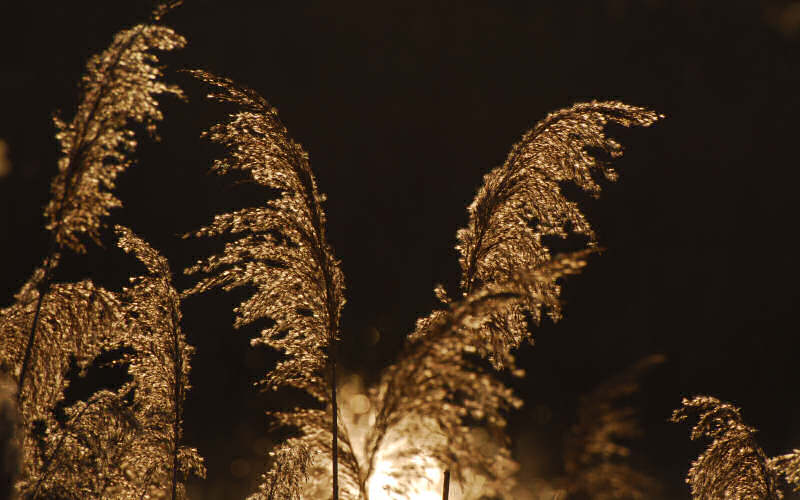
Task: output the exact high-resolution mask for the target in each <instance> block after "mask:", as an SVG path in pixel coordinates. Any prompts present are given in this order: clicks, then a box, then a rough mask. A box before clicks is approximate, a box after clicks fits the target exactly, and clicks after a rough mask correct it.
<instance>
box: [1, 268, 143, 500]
mask: <svg viewBox="0 0 800 500" xmlns="http://www.w3.org/2000/svg"><path fill="white" fill-rule="evenodd" d="M43 273H44V271H43V270H41V269H38V270H37V271H36V272H35V273H34V277H33V278H32V279H31V280H30V281H29V282H28V283H26V285H25V286H24V287H23V288H22V290H21V291H20V292H19V293H18V294H17V295H16V297H15V298H16V303H15V304H14V305H12V306H10V307H8V308H6V309H4V310H2V311H0V318H2V319H0V321H2V323H0V326H1V327H2V330H3V342H2V343H0V363H2V368H3V371H4V372H6V373H7V374H9V375H11V376H12V377H13V378H16V379H18V377H19V370H20V362H21V359H22V356H23V353H24V352H25V347H26V343H27V340H28V333H29V328H30V324H31V322H32V320H33V317H34V315H35V314H37V312H38V314H39V315H40V317H41V321H40V325H39V335H38V337H37V339H38V341H37V342H36V345H35V347H34V348H33V349H32V350H31V355H30V370H29V374H30V375H29V376H30V378H31V383H29V384H26V385H25V387H24V391H25V392H24V394H23V397H21V398H18V399H19V401H20V405H19V429H20V434H21V435H20V436H19V439H20V444H21V447H20V448H21V451H22V460H21V471H20V474H19V477H18V479H19V483H18V484H17V489H18V491H19V492H20V493H21V494H22V495H23V496H26V495H27V496H31V497H33V498H37V497H38V496H47V495H57V496H61V497H65V498H74V497H75V495H78V497H80V496H83V497H85V498H99V496H100V495H99V489H101V488H102V487H103V486H104V485H102V484H97V483H95V481H97V480H99V479H98V477H97V476H96V475H93V473H96V472H98V470H101V471H103V472H105V473H106V474H105V477H106V479H111V478H112V477H120V475H121V474H120V473H119V470H118V469H116V464H117V462H116V461H115V458H116V457H115V456H111V455H112V454H114V453H115V451H116V450H117V447H118V446H119V445H120V444H121V441H123V440H125V439H128V437H129V435H130V431H131V430H132V427H133V425H132V424H131V425H128V424H129V423H131V422H132V419H130V418H128V417H129V416H130V413H129V412H128V411H127V410H126V409H124V405H123V404H122V403H121V402H120V398H119V397H117V394H114V393H113V392H111V391H107V390H102V391H99V392H97V393H95V394H94V395H92V397H91V398H90V399H89V400H88V401H79V402H77V403H75V404H74V405H71V406H70V407H66V408H64V409H63V412H62V413H61V415H60V416H59V415H57V414H56V407H57V406H58V405H60V404H62V402H63V400H64V391H65V390H66V389H67V387H68V385H69V379H68V372H69V370H70V367H71V365H72V364H74V365H75V366H77V368H79V369H80V370H81V371H82V372H85V370H86V369H87V368H88V367H89V365H90V364H91V363H92V362H93V361H94V360H95V359H96V357H97V356H98V355H99V354H100V353H101V352H102V351H103V348H104V347H105V346H106V345H108V344H109V343H110V342H111V339H112V337H113V335H114V332H116V331H117V330H116V329H117V328H118V327H119V325H120V324H121V322H122V320H123V313H122V307H121V304H120V302H119V299H118V298H117V296H116V295H115V294H114V293H112V292H109V291H108V290H105V289H103V288H99V287H97V286H95V285H94V284H93V283H92V282H91V281H88V280H86V281H81V282H79V283H58V284H54V285H52V286H51V289H50V293H49V298H48V300H47V301H45V302H44V303H43V305H42V306H41V307H40V308H37V304H38V297H39V291H38V289H37V288H36V286H35V285H36V283H37V282H38V281H37V280H39V279H41V276H42V275H43ZM101 420H105V421H104V422H101ZM90 421H93V422H90ZM112 421H113V424H114V425H111V422H112ZM95 425H100V427H95ZM124 448H125V447H124V446H123V447H122V448H119V449H124ZM112 468H113V469H115V470H116V471H117V472H110V469H112Z"/></svg>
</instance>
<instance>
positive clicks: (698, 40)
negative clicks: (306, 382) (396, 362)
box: [0, 0, 800, 499]
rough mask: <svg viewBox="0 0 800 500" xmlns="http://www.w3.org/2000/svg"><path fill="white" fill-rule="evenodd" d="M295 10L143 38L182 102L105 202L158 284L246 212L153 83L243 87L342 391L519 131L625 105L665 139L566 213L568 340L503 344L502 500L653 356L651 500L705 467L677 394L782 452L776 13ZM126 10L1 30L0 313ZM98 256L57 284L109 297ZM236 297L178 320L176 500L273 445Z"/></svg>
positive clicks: (795, 5)
mask: <svg viewBox="0 0 800 500" xmlns="http://www.w3.org/2000/svg"><path fill="white" fill-rule="evenodd" d="M302 3H303V4H304V5H303V6H300V5H298V4H300V2H294V3H291V5H289V3H288V2H287V3H282V4H278V3H276V2H243V1H226V2H211V1H201V0H195V1H187V2H186V5H184V6H183V7H181V8H180V9H178V10H176V11H175V12H173V13H171V14H170V15H169V16H168V17H167V19H166V23H167V24H169V25H171V26H173V27H175V28H176V29H177V30H178V31H179V32H180V33H182V34H183V35H185V36H186V37H187V38H188V39H189V45H188V47H187V48H186V49H185V50H183V51H181V52H180V53H177V54H174V55H167V56H165V57H164V58H163V60H164V62H165V63H167V64H169V69H168V79H169V80H171V81H174V82H178V83H180V84H181V85H182V86H183V87H184V88H185V89H186V91H187V93H188V95H189V98H190V102H189V103H188V104H184V103H180V102H178V101H177V100H174V99H165V100H162V102H163V108H164V110H165V114H166V120H165V122H164V123H163V125H162V127H161V128H160V135H161V137H162V141H161V142H159V143H153V142H152V141H150V140H148V139H146V138H143V140H142V146H141V148H140V150H139V151H138V152H137V154H136V158H137V159H138V161H137V164H136V165H135V166H134V167H133V168H131V169H130V170H129V171H128V172H126V173H124V174H123V175H122V176H121V178H120V181H119V189H118V191H117V192H118V195H119V196H120V198H121V199H122V200H123V203H124V204H125V207H124V208H123V209H120V210H117V211H116V212H115V213H114V215H113V217H111V219H110V220H109V223H112V224H113V223H123V224H127V225H129V226H130V227H132V229H134V230H135V231H136V232H137V233H139V234H140V235H142V236H144V237H145V238H146V239H148V240H149V241H150V242H151V243H153V244H154V245H155V246H156V247H157V248H159V249H161V250H162V251H163V252H164V253H165V254H166V255H167V256H168V257H169V259H170V261H171V263H172V266H173V269H174V271H175V274H176V281H177V284H178V286H179V287H181V288H185V287H187V286H189V285H190V284H191V283H192V282H193V280H192V279H191V278H187V277H185V276H183V275H182V274H181V273H180V270H181V269H182V268H184V267H186V266H187V265H189V264H190V263H192V262H193V261H194V260H196V259H197V258H198V257H200V256H204V255H207V254H208V253H209V252H210V251H211V250H212V249H214V248H216V247H215V246H214V245H213V244H211V243H208V242H204V241H196V240H181V239H180V238H179V237H178V236H179V235H180V234H182V233H184V232H186V231H189V230H192V229H194V228H197V227H198V226H200V225H201V224H203V223H206V222H208V221H209V220H210V218H211V216H212V215H213V214H214V213H218V212H220V211H223V210H229V209H232V208H237V207H241V206H243V204H246V203H258V202H259V200H258V196H257V195H254V194H253V193H250V192H241V191H239V190H237V189H236V188H232V187H231V186H230V182H226V180H225V179H221V178H217V177H216V176H213V175H207V174H206V172H207V171H208V167H209V165H210V161H211V159H212V158H213V157H214V156H215V155H218V154H219V150H218V149H216V148H215V147H213V146H212V145H209V144H207V143H205V142H203V141H202V140H200V139H199V137H198V135H199V133H200V131H201V130H202V129H203V128H205V127H207V126H208V125H210V124H211V123H213V121H215V120H219V119H220V118H221V116H222V115H221V114H220V112H221V109H220V108H219V107H218V106H214V105H210V104H208V103H206V102H204V101H203V99H202V96H203V93H204V89H203V88H202V87H201V86H199V85H198V84H197V83H195V82H192V81H191V80H190V79H189V78H187V76H186V75H182V74H175V73H174V71H173V70H174V69H177V68H182V67H185V68H195V67H200V68H205V69H208V70H211V71H213V72H216V73H218V74H222V75H226V76H230V77H232V78H233V79H235V80H237V81H238V82H240V83H242V84H246V85H248V86H251V87H253V88H255V89H256V90H257V91H259V92H260V93H261V94H263V95H264V96H265V97H266V98H267V99H269V100H270V101H271V102H272V103H273V104H274V105H276V106H277V107H278V108H279V109H280V111H281V116H282V118H283V120H284V122H285V123H286V125H287V126H288V128H289V130H290V133H291V134H292V135H293V137H294V138H295V139H296V140H298V141H299V142H301V143H302V144H303V145H304V146H305V148H306V149H307V150H308V151H309V153H310V155H311V160H312V166H313V168H314V170H315V173H316V175H317V178H318V182H319V186H320V189H321V190H322V191H323V192H325V193H327V195H328V200H329V201H328V202H327V203H326V205H325V206H326V210H327V214H328V220H329V225H328V236H329V240H330V242H331V244H332V246H333V247H334V249H335V252H336V254H337V255H338V256H339V258H341V260H342V263H343V269H344V272H345V275H346V278H347V289H348V291H347V296H348V304H347V306H346V308H345V312H344V318H343V337H344V342H343V348H342V349H343V352H344V355H345V360H346V363H345V364H346V366H347V368H348V369H349V370H352V371H353V372H357V373H360V374H361V375H362V376H363V377H365V378H366V379H367V380H370V379H371V378H372V377H374V376H375V375H376V374H377V373H378V371H379V369H380V368H381V367H382V366H385V365H386V364H387V363H388V362H389V361H390V360H391V359H392V356H393V355H394V353H396V351H397V349H398V347H399V346H400V345H401V342H402V339H403V336H404V335H405V334H406V333H407V332H409V331H410V330H411V329H412V328H413V324H414V321H415V319H416V318H418V317H420V316H423V315H425V314H427V313H428V312H429V311H430V309H431V308H432V307H434V305H435V300H434V298H433V294H432V293H431V290H432V288H433V286H434V285H435V284H436V283H444V284H445V285H446V286H447V287H448V288H449V289H450V290H451V292H452V291H454V290H455V289H456V286H457V283H458V273H459V270H458V265H457V256H456V252H455V250H454V249H453V246H454V244H455V231H456V229H457V228H459V227H461V226H463V225H465V223H466V210H465V207H466V206H467V205H468V204H469V203H470V201H471V199H472V197H473V196H474V194H475V192H476V190H477V188H478V186H479V184H480V182H481V179H482V175H483V174H484V173H485V172H487V171H488V170H489V169H490V168H491V167H493V166H495V165H497V164H499V163H501V162H502V161H503V160H504V158H505V155H506V152H507V151H508V149H509V148H510V146H511V144H512V143H513V142H514V141H516V140H517V139H518V138H519V137H520V135H521V134H522V133H523V132H524V131H525V130H526V129H528V128H530V127H531V126H533V124H534V123H535V122H536V121H538V120H540V119H541V118H543V117H544V116H545V115H546V113H548V112H550V111H553V110H555V109H558V108H561V107H565V106H568V105H570V104H572V103H573V102H576V101H582V100H590V99H619V100H623V101H625V102H627V103H630V104H636V105H643V106H648V107H651V108H653V109H655V110H657V111H658V112H661V113H664V114H665V115H667V118H666V119H665V120H664V121H662V122H660V123H658V124H657V125H656V126H655V127H653V128H651V129H636V130H630V131H629V130H624V129H622V130H620V129H616V128H615V129H612V130H611V132H612V134H613V135H614V136H615V137H616V138H618V139H619V140H620V141H621V142H622V143H623V144H624V145H625V146H626V149H627V154H626V156H625V157H624V158H623V159H621V160H620V161H618V162H617V167H618V170H619V171H620V173H621V179H620V181H619V182H618V183H616V184H611V185H606V189H605V190H604V192H603V194H602V197H601V199H600V200H596V201H595V200H591V199H586V198H579V200H580V201H581V205H582V206H583V207H584V208H585V210H586V212H587V214H588V217H589V220H590V221H592V222H593V224H594V225H595V227H596V228H597V230H598V234H599V240H600V243H601V245H602V246H603V247H604V248H606V249H607V250H606V252H605V253H604V254H602V255H599V256H595V257H592V259H591V262H590V265H589V267H588V268H587V270H586V271H585V272H584V273H583V274H582V275H580V276H577V277H571V278H569V280H568V281H567V282H566V284H565V292H564V298H565V300H566V306H565V319H564V320H563V321H562V322H560V323H559V324H557V325H553V324H550V323H546V324H544V325H542V327H541V328H539V329H537V330H535V332H534V333H535V337H536V346H535V347H527V346H526V347H523V348H522V349H521V350H520V353H519V364H520V365H521V366H522V367H524V368H525V369H526V370H527V376H526V377H525V379H523V380H521V381H517V382H516V383H515V384H516V387H517V389H518V393H519V395H520V396H521V397H522V398H523V399H524V400H525V407H524V408H523V409H522V410H521V411H520V412H518V413H516V414H514V415H512V416H511V423H512V425H511V429H510V431H511V434H512V439H513V448H514V452H515V456H516V457H517V458H518V459H519V460H520V462H521V464H522V469H521V471H520V474H519V479H520V482H522V483H529V482H530V481H532V480H533V478H536V477H544V478H551V477H554V476H556V475H558V474H559V473H560V472H561V469H560V468H561V457H560V447H561V442H562V439H563V435H564V432H565V431H566V430H567V429H568V428H569V426H570V425H572V423H573V422H574V418H575V408H576V405H577V403H578V397H579V395H580V394H582V393H586V392H588V391H590V390H591V389H592V388H593V387H595V386H596V385H597V384H598V383H599V382H600V381H602V380H603V379H605V378H607V377H610V376H612V375H614V374H615V373H619V372H620V371H621V370H623V369H624V368H625V367H627V366H629V365H631V364H632V363H634V362H635V361H636V360H638V359H640V358H641V357H643V356H645V355H648V354H651V353H663V354H665V355H666V356H667V359H668V360H667V362H666V363H665V364H663V365H661V366H660V367H658V368H656V369H655V370H653V371H652V372H651V373H650V375H649V376H647V377H646V378H645V379H644V380H643V389H642V393H641V394H640V395H639V396H638V397H636V398H634V403H635V404H636V405H637V407H638V408H639V410H640V414H641V418H642V422H643V425H644V428H645V434H644V436H643V437H642V439H641V440H639V441H638V442H636V443H635V444H634V446H635V449H636V453H637V455H636V459H635V463H637V465H639V466H640V467H641V468H642V469H643V470H645V471H648V472H650V473H652V474H653V475H655V476H656V477H657V478H658V480H659V481H660V482H661V483H662V484H663V487H664V493H663V498H687V497H688V496H689V495H688V489H687V487H686V486H685V485H684V484H683V477H684V475H685V472H686V470H687V468H688V466H689V463H690V461H691V460H692V459H694V458H695V457H696V456H697V454H698V453H699V451H701V449H702V447H701V446H700V445H698V444H694V443H691V442H690V441H689V436H688V427H687V426H686V425H676V424H670V423H668V422H667V419H668V417H669V415H670V412H671V410H672V409H673V408H675V407H677V406H678V405H679V404H680V400H681V397H684V396H690V395H694V394H698V393H699V394H711V395H715V396H717V397H719V398H721V399H724V400H729V401H732V402H734V403H736V404H737V405H740V406H742V408H743V411H744V416H745V419H746V421H747V422H748V423H749V424H751V425H753V426H755V427H757V428H759V429H760V430H761V431H760V433H759V439H760V443H761V444H762V445H763V447H764V448H765V450H766V452H767V453H768V454H770V455H775V454H778V453H784V452H788V451H789V450H791V449H792V448H793V447H800V426H798V418H800V403H798V400H797V393H796V387H797V383H798V374H797V348H798V340H797V339H796V335H797V328H796V327H792V326H791V325H792V324H794V315H795V314H794V313H795V308H796V306H797V303H798V291H797V287H798V277H799V276H798V265H797V261H796V258H795V254H796V251H797V247H796V246H795V243H794V242H795V233H796V232H797V228H796V215H797V208H796V200H797V185H798V180H800V176H799V175H798V170H797V167H798V155H797V140H796V135H797V132H798V126H797V122H796V120H797V116H798V114H799V113H800V100H798V97H797V93H798V88H800V87H798V84H799V83H800V52H799V51H798V49H799V48H800V46H798V41H799V40H800V37H799V36H798V35H800V2H786V1H771V2H770V1H756V0H753V1H725V2H723V1H716V2H709V1H692V0H671V1H668V0H662V1H659V0H650V1H646V0H616V1H612V0H606V1H561V2H527V6H517V5H516V4H513V6H512V4H511V3H503V4H502V5H497V6H490V4H489V3H488V2H487V3H483V2H461V3H456V2H443V1H434V2H395V1H391V2H367V1H364V2H333V1H330V2H319V1H312V2H302ZM148 10H149V4H148V3H147V2H144V1H140V2H119V3H117V2H114V3H113V5H112V4H110V3H109V2H99V1H84V2H32V3H31V5H30V6H27V7H23V6H19V5H9V4H8V3H7V4H4V6H3V7H2V8H0V37H1V38H0V41H1V42H2V45H0V47H2V62H1V63H0V140H2V141H4V143H5V145H6V147H7V161H5V162H4V165H5V168H3V165H0V172H4V177H3V178H0V214H1V215H0V252H2V261H0V262H2V266H1V267H0V304H2V305H7V304H9V303H11V301H12V300H13V298H12V295H13V293H14V292H15V291H16V290H17V289H18V288H19V286H20V285H21V284H22V283H23V282H24V280H26V279H27V278H28V276H29V274H30V272H31V271H32V269H33V268H34V267H35V266H36V265H38V264H39V263H40V262H41V260H42V258H43V256H44V253H45V251H46V248H47V235H46V233H45V232H44V230H43V218H42V216H41V212H42V209H43V207H44V205H45V203H46V202H47V199H48V196H49V181H50V179H51V178H52V176H53V175H54V173H55V171H56V160H57V145H56V142H55V140H54V138H53V127H52V125H51V121H50V115H51V114H52V113H53V112H54V111H57V110H61V112H62V115H63V116H64V117H66V118H71V117H72V113H73V112H74V111H73V110H74V109H75V106H76V103H77V100H78V97H79V93H78V87H77V82H78V81H79V78H80V75H81V73H82V71H83V68H84V64H85V62H86V60H87V58H88V57H89V56H90V55H91V54H93V53H97V52H99V51H101V50H102V49H103V48H105V47H106V46H107V45H108V43H109V42H110V40H111V37H112V35H113V34H114V33H115V32H116V31H118V30H119V29H122V28H124V27H128V26H130V25H132V24H134V23H136V22H139V21H142V20H145V19H146V17H147V13H148ZM0 149H2V148H0ZM0 161H2V160H0ZM9 164H10V165H9ZM0 175H3V174H0ZM107 241H108V243H107V244H106V248H105V249H98V248H94V249H92V251H91V252H90V253H89V254H88V255H87V256H83V257H74V256H68V257H67V259H66V261H65V264H64V266H63V269H62V270H61V271H60V275H59V276H58V278H59V279H64V280H71V279H79V278H82V277H84V276H90V277H93V278H94V279H96V280H98V281H99V282H100V283H102V284H105V285H106V286H110V287H119V286H121V285H122V284H123V282H124V279H125V277H126V276H128V275H130V273H133V272H136V273H138V272H141V269H140V268H138V267H136V265H135V264H134V262H133V261H132V260H131V259H130V258H129V257H127V256H124V255H122V253H121V252H120V251H118V250H117V249H116V248H115V247H114V246H113V240H111V239H110V238H109V239H108V240H107ZM243 296H244V295H243V294H242V293H239V294H237V293H233V294H222V293H209V294H206V295H204V296H200V297H194V298H190V299H187V300H186V301H185V303H184V305H185V307H184V321H183V325H184V328H185V330H186V331H187V332H188V335H189V341H190V342H191V343H192V344H193V345H195V346H196V348H197V353H196V356H195V358H194V362H193V371H192V383H193V385H194V389H193V391H192V392H191V393H190V394H189V398H188V401H187V408H186V413H185V429H186V442H187V443H188V444H189V445H192V446H197V447H198V448H199V449H200V453H201V454H202V455H204V456H205V457H206V459H207V465H208V479H207V481H205V482H204V483H198V484H197V485H194V486H193V487H192V490H193V491H194V498H198V499H201V498H209V499H211V498H213V499H221V498H242V497H243V496H244V495H245V494H247V493H250V492H252V491H253V489H254V487H255V485H256V484H257V481H258V476H259V475H260V474H261V473H263V470H264V463H265V457H266V455H265V453H266V451H267V449H268V448H269V447H270V446H271V444H272V442H273V440H274V439H277V438H278V437H279V435H277V434H270V433H269V432H268V427H267V423H268V422H267V419H266V418H265V416H264V413H263V412H264V410H265V409H267V408H269V407H271V406H273V405H275V404H276V402H275V401H274V399H275V396H274V395H271V394H264V395H259V394H257V392H256V391H255V390H254V389H253V388H252V387H251V385H252V382H254V381H255V380H257V379H258V378H259V377H260V376H261V375H262V374H263V373H264V371H265V370H266V369H268V368H269V366H270V363H271V362H272V361H273V359H274V356H272V355H271V354H270V353H266V352H261V351H256V350H254V349H252V348H250V347H249V343H248V340H249V338H250V337H252V336H254V335H255V334H256V330H255V329H248V330H246V331H240V332H237V331H234V330H233V329H232V327H231V323H232V319H233V313H232V311H231V308H232V307H233V306H234V305H235V304H236V303H237V302H238V301H240V300H241V299H242V297H243ZM376 332H377V335H376ZM793 332H794V333H793ZM76 390H77V389H76ZM232 465H233V466H232Z"/></svg>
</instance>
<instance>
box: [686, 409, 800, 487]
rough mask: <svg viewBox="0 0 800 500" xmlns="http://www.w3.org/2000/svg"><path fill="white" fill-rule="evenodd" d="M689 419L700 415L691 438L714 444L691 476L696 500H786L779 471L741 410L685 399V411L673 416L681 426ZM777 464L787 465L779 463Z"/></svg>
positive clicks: (693, 463)
mask: <svg viewBox="0 0 800 500" xmlns="http://www.w3.org/2000/svg"><path fill="white" fill-rule="evenodd" d="M689 415H697V416H698V418H697V423H696V424H695V425H694V426H693V427H692V433H691V437H692V440H695V439H699V438H702V437H705V438H708V439H710V440H711V444H710V445H709V446H708V448H706V450H705V451H703V453H701V454H700V456H699V457H697V460H695V461H694V462H692V467H691V468H690V469H689V475H688V476H687V478H686V482H687V483H688V484H689V486H690V487H691V490H692V497H693V498H695V499H699V500H712V499H718V498H759V499H766V500H770V499H778V498H782V497H783V495H782V493H781V491H780V489H779V487H778V471H777V470H775V469H774V468H773V467H772V466H771V464H770V460H769V459H768V457H767V456H766V454H765V453H764V450H762V449H761V447H760V446H759V445H758V443H757V442H756V440H755V433H756V432H757V431H756V429H755V428H753V427H750V426H748V425H746V424H745V423H744V421H743V420H742V415H741V411H740V410H739V408H737V407H736V406H734V405H732V404H730V403H723V402H722V401H720V400H718V399H716V398H713V397H710V396H695V397H694V398H692V399H684V400H683V403H682V406H681V408H678V409H677V410H675V411H674V412H673V413H672V421H673V422H682V421H684V420H686V419H688V418H689ZM776 463H777V464H780V465H782V464H785V463H786V462H785V461H783V460H781V459H779V460H777V461H776ZM795 474H796V470H795ZM790 477H791V476H790Z"/></svg>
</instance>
